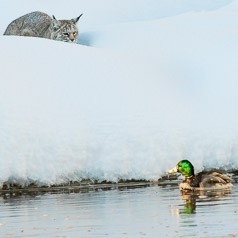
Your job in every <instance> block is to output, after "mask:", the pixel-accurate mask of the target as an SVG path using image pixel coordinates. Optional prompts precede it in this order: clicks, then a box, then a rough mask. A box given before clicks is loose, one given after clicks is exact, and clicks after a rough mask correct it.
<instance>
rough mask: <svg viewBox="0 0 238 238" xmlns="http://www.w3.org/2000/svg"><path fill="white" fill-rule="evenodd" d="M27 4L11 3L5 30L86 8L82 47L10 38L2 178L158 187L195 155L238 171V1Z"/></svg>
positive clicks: (5, 55) (1, 83)
mask: <svg viewBox="0 0 238 238" xmlns="http://www.w3.org/2000/svg"><path fill="white" fill-rule="evenodd" d="M23 2H24V4H23V3H22V2H21V7H19V8H18V7H16V6H17V5H18V4H20V3H18V2H17V1H16V0H10V1H8V2H7V3H4V8H2V9H5V10H4V11H3V10H1V17H0V20H1V26H0V32H4V30H5V27H6V26H7V24H8V23H9V22H10V21H12V20H13V19H14V18H16V17H18V16H20V15H22V14H24V13H27V12H30V11H33V10H41V11H45V12H47V13H49V14H50V13H52V14H55V15H56V16H59V18H63V17H65V18H70V17H74V16H75V15H78V14H79V13H81V12H83V13H84V16H83V18H82V22H80V24H79V30H80V32H81V36H80V38H79V43H81V44H82V45H80V44H78V45H77V44H68V43H63V42H56V41H51V40H47V39H37V38H27V37H16V36H10V37H9V36H0V52H1V55H0V61H1V62H0V63H1V78H0V143H1V144H0V182H1V183H4V182H5V181H10V180H12V181H15V180H16V181H19V183H21V182H22V183H25V181H28V180H29V181H31V180H34V181H38V182H39V184H59V183H62V182H64V181H68V180H73V181H75V180H77V179H78V180H80V179H98V180H101V181H103V180H108V181H117V180H118V179H147V180H153V179H158V178H160V177H161V176H162V175H163V174H164V173H165V171H166V170H167V169H168V168H170V167H171V166H173V165H174V164H176V163H177V161H179V160H180V159H182V158H185V157H186V158H189V159H190V160H193V164H194V165H195V167H196V168H197V169H198V170H201V169H203V168H204V167H205V168H209V167H221V166H224V167H225V168H227V169H237V168H238V162H237V153H238V126H237V123H236V122H237V119H238V113H237V111H236V102H237V99H238V96H237V93H236V86H237V75H238V72H237V66H236V65H237V62H236V52H237V48H238V47H237V38H238V30H237V27H236V22H237V18H238V17H237V16H236V15H237V9H238V1H228V0H227V1H225V0H223V1H214V2H211V3H207V1H195V2H193V4H192V3H191V2H189V1H185V0H183V1H182V2H180V3H179V4H178V2H177V1H175V0H173V1H172V0H171V1H167V2H166V1H162V0H161V1H152V0H151V1H150V4H148V1H145V0H141V1H139V3H138V2H136V1H132V0H131V1H127V2H126V1H125V2H120V4H119V3H117V1H113V3H112V2H110V3H109V1H107V0H102V1H100V3H99V1H97V2H94V1H93V0H92V1H91V2H89V1H88V2H86V1H75V0H72V1H71V2H72V4H74V5H75V6H77V7H75V8H74V9H73V11H71V12H70V10H69V6H70V5H71V4H68V7H66V8H65V4H64V3H59V4H58V5H59V8H57V9H54V6H55V4H56V1H51V2H50V3H48V2H47V1H41V3H39V2H37V1H29V0H25V1H23ZM115 4H117V5H118V7H117V8H116V5H115ZM123 4H124V5H123ZM146 4H147V5H146ZM99 6H100V7H101V8H99ZM145 6H147V8H146V10H145V11H143V12H144V13H143V14H144V15H143V14H139V13H140V12H141V9H142V7H145ZM96 7H98V9H97V10H95V9H96ZM11 9H13V10H11ZM100 9H101V11H100ZM116 9H117V11H116ZM155 9H159V10H158V11H156V10H155ZM53 10H54V11H53ZM79 11H80V12H79ZM65 12H67V14H69V15H67V14H66V13H65ZM64 13H65V14H64ZM109 13H110V14H111V15H110V14H109ZM122 16H123V17H124V18H123V19H122Z"/></svg>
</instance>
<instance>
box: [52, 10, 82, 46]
mask: <svg viewBox="0 0 238 238" xmlns="http://www.w3.org/2000/svg"><path fill="white" fill-rule="evenodd" d="M81 16H82V14H81V15H80V16H79V17H78V18H75V19H71V20H56V19H55V17H54V16H53V19H52V22H51V25H50V29H51V39H52V40H58V41H65V42H74V43H75V42H76V40H77V37H78V29H77V26H76V23H77V22H78V20H79V18H80V17H81Z"/></svg>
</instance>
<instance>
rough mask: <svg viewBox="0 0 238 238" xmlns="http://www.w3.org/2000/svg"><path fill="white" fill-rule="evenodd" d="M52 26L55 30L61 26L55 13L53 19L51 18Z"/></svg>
mask: <svg viewBox="0 0 238 238" xmlns="http://www.w3.org/2000/svg"><path fill="white" fill-rule="evenodd" d="M51 26H52V28H53V29H54V30H57V29H58V28H59V26H60V24H59V21H58V20H57V19H56V18H55V16H54V15H53V19H52V20H51Z"/></svg>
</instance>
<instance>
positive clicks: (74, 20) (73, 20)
mask: <svg viewBox="0 0 238 238" xmlns="http://www.w3.org/2000/svg"><path fill="white" fill-rule="evenodd" d="M82 15H83V13H82V14H81V15H80V16H78V17H76V18H73V19H71V21H72V22H73V23H74V24H76V23H77V22H78V20H79V18H80V17H81V16H82Z"/></svg>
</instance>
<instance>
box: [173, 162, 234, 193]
mask: <svg viewBox="0 0 238 238" xmlns="http://www.w3.org/2000/svg"><path fill="white" fill-rule="evenodd" d="M173 173H181V174H182V175H184V176H185V179H184V180H183V182H182V183H181V184H180V185H179V188H180V190H210V189H228V188H231V187H232V184H231V182H232V179H231V178H230V177H229V176H227V175H225V174H222V173H220V172H219V173H218V172H214V171H209V172H205V171H204V172H200V173H198V174H194V168H193V165H192V163H191V162H190V161H188V160H181V161H180V162H179V163H178V164H177V166H176V167H175V168H173V169H171V170H169V171H168V174H173Z"/></svg>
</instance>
